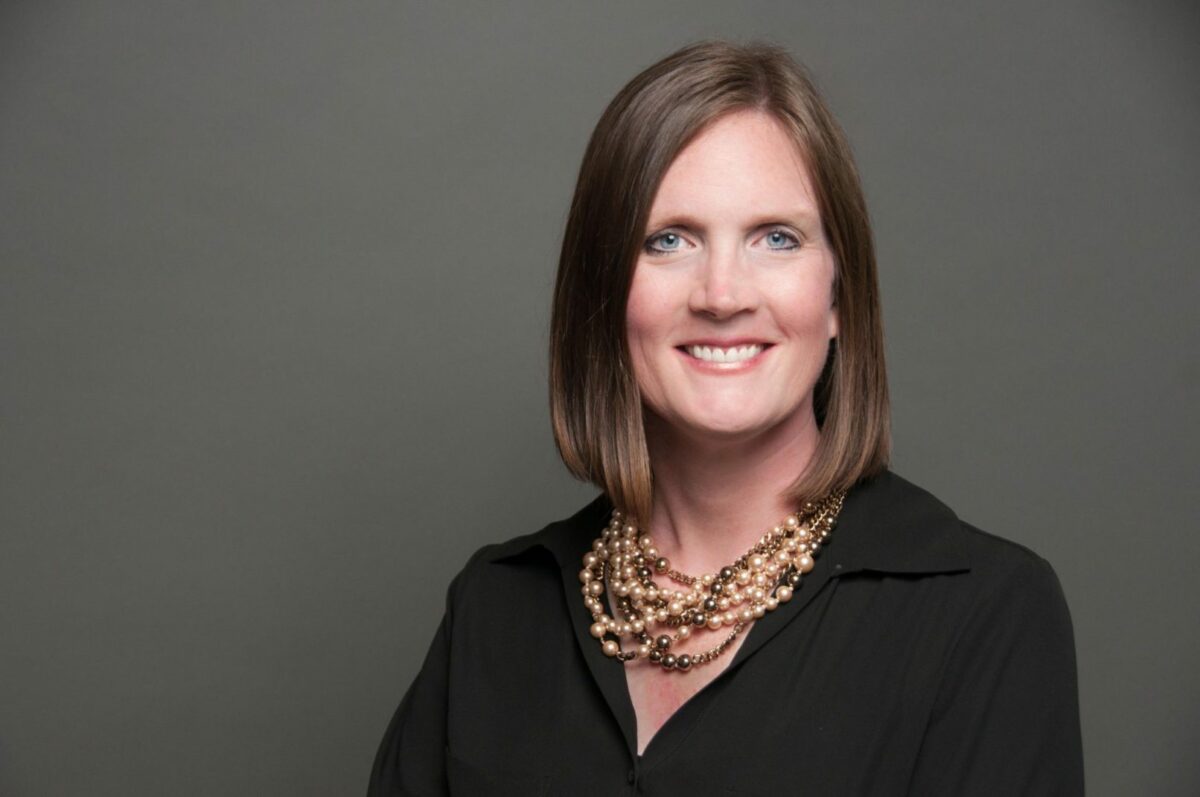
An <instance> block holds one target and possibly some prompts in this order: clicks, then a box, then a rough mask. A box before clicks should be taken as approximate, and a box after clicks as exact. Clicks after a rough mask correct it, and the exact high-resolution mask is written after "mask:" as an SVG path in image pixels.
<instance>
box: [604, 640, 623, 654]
mask: <svg viewBox="0 0 1200 797" xmlns="http://www.w3.org/2000/svg"><path fill="white" fill-rule="evenodd" d="M603 647H604V655H605V656H615V655H617V654H618V653H620V652H621V646H620V645H618V644H617V643H616V642H614V641H613V640H611V639H609V640H606V641H605V642H604V646H603Z"/></svg>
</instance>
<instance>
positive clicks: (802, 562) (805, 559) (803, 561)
mask: <svg viewBox="0 0 1200 797" xmlns="http://www.w3.org/2000/svg"><path fill="white" fill-rule="evenodd" d="M813 564H814V562H813V558H812V557H811V556H809V555H808V554H804V555H803V556H800V557H797V559H796V569H797V570H799V571H800V572H801V573H807V572H808V571H810V570H812V569H813Z"/></svg>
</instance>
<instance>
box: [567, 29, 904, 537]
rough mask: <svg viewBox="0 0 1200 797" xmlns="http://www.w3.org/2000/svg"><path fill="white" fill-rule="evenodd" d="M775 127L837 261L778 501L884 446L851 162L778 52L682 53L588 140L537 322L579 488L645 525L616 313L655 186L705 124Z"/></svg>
mask: <svg viewBox="0 0 1200 797" xmlns="http://www.w3.org/2000/svg"><path fill="white" fill-rule="evenodd" d="M748 109H753V110H761V111H764V112H767V113H769V114H771V115H773V116H774V117H775V118H776V119H777V120H778V121H779V122H780V123H781V124H782V125H783V127H784V129H785V130H787V131H788V133H789V134H791V136H792V137H793V139H794V140H795V142H796V145H797V147H798V149H799V151H800V153H801V155H802V157H803V158H804V162H805V164H806V166H807V167H808V171H809V174H810V176H811V178H812V181H813V187H814V190H815V191H816V194H817V203H818V206H819V209H820V213H821V219H822V222H823V224H824V228H825V236H826V238H827V239H828V241H829V243H830V246H831V248H832V250H833V253H834V256H835V258H836V261H837V269H836V277H835V285H834V300H835V302H836V305H837V308H838V327H839V334H838V337H837V339H836V340H835V341H832V342H831V345H830V351H829V356H828V359H827V360H826V362H825V367H824V370H823V372H822V374H821V377H820V378H819V380H818V381H817V384H816V387H815V389H814V393H813V410H814V413H815V415H816V419H817V423H818V425H819V426H820V429H821V437H820V442H819V444H818V447H817V450H816V452H815V453H814V455H813V458H812V461H811V462H810V463H809V465H808V467H807V468H805V469H804V472H803V473H798V474H797V480H796V482H795V483H794V484H793V485H792V487H791V489H790V495H791V497H792V499H793V500H794V501H795V502H796V503H797V504H799V503H800V502H803V501H807V500H812V499H815V498H819V497H822V496H824V495H827V494H828V493H830V492H833V491H835V490H844V489H848V488H849V487H851V486H852V485H853V484H854V483H855V482H857V481H859V480H860V479H863V478H865V477H868V476H871V475H873V474H875V473H877V472H879V471H880V470H882V469H883V468H884V467H885V466H886V465H887V461H888V455H889V453H890V449H891V437H890V422H889V414H888V392H887V376H886V373H885V368H884V357H883V327H882V322H881V317H880V309H879V290H878V285H877V279H876V274H875V248H874V244H873V242H872V236H871V226H870V222H869V220H868V217H867V209H866V203H865V200H864V199H863V193H862V186H861V185H860V183H859V178H858V171H857V169H856V167H855V165H854V159H853V156H852V155H851V152H850V147H849V144H848V143H847V142H846V138H845V134H844V133H843V132H842V130H841V128H840V127H839V125H838V123H837V122H836V121H835V120H834V118H833V115H832V114H831V113H830V112H829V109H828V108H826V106H825V103H824V101H823V100H822V99H821V96H820V95H819V94H818V92H817V90H816V88H815V87H814V86H813V84H812V82H811V81H810V80H809V78H808V77H807V76H806V74H805V73H804V70H803V69H802V68H801V67H800V66H799V65H798V64H797V63H796V62H795V61H794V60H792V58H791V57H790V56H789V55H788V54H787V52H786V51H784V50H782V49H781V48H778V47H775V46H772V45H766V44H748V45H737V44H732V43H729V42H722V41H707V42H699V43H697V44H692V45H689V46H687V47H684V48H683V49H681V50H679V51H677V52H675V53H672V54H671V55H669V56H667V57H666V58H664V59H663V60H661V61H659V62H658V63H656V64H654V65H653V66H651V67H649V68H648V69H646V70H645V71H643V72H642V73H641V74H639V75H638V76H637V77H635V78H633V80H631V81H629V83H628V84H626V86H625V87H624V88H623V89H621V91H620V92H619V93H618V94H617V96H616V97H615V98H613V100H612V102H611V103H609V105H608V108H606V109H605V111H604V114H603V115H602V116H601V117H600V121H599V122H598V123H597V124H596V129H595V131H593V133H592V137H591V140H590V141H589V142H588V146H587V151H586V153H585V154H584V157H583V164H582V166H581V167H580V170H579V180H578V182H577V184H576V187H575V196H574V199H573V200H572V202H571V210H570V214H569V216H568V219H567V227H566V231H565V233H564V235H563V244H562V254H561V256H560V258H559V263H558V278H557V280H556V283H555V289H554V310H553V316H552V319H551V323H550V415H551V420H552V423H553V426H554V438H555V442H556V443H557V445H558V451H559V454H560V455H561V456H562V459H563V462H564V463H566V466H567V468H568V469H569V470H570V471H571V473H572V474H574V475H575V476H576V477H577V478H580V479H584V480H587V481H590V482H593V483H594V484H596V485H597V486H599V487H600V488H601V489H603V490H604V491H605V492H606V493H607V494H608V496H609V498H610V499H612V501H613V503H614V504H615V505H616V506H619V507H623V508H625V509H626V510H628V511H629V512H631V513H633V515H634V516H635V517H638V518H647V517H649V513H650V505H651V494H652V484H651V470H650V461H649V454H648V451H647V448H646V438H645V431H644V428H643V425H642V423H643V416H642V411H643V410H642V403H641V396H640V393H639V391H638V385H637V382H636V380H635V378H634V375H633V369H632V367H631V365H630V357H629V351H628V344H627V342H626V331H625V307H626V303H627V300H628V297H629V288H630V284H631V282H632V279H633V270H634V267H635V265H636V262H637V254H638V251H639V249H640V247H641V245H642V243H643V240H642V239H643V237H644V235H645V225H646V222H647V216H648V214H649V212H650V207H651V204H652V203H653V201H654V197H655V194H656V193H657V191H658V185H659V183H660V181H661V180H662V178H663V175H664V174H665V173H666V171H667V168H668V167H669V166H670V165H671V163H672V161H674V159H675V157H676V155H678V154H679V152H680V151H681V150H682V149H683V148H684V147H685V146H686V145H687V143H688V142H689V141H690V140H691V139H692V138H694V137H695V136H696V134H697V133H699V132H700V131H701V130H702V129H703V128H705V127H706V126H707V125H709V124H711V123H712V122H713V121H715V120H716V119H718V118H720V117H722V116H724V115H726V114H728V113H731V112H733V111H738V110H748Z"/></svg>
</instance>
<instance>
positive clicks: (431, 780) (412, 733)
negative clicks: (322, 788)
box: [367, 584, 454, 797]
mask: <svg viewBox="0 0 1200 797" xmlns="http://www.w3.org/2000/svg"><path fill="white" fill-rule="evenodd" d="M449 593H450V594H449V595H448V596H447V599H446V613H445V614H444V615H443V617H442V622H441V624H440V625H439V626H438V629H437V633H436V634H435V635H434V638H433V644H432V645H431V646H430V648H429V653H428V654H427V655H426V656H425V663H424V664H423V665H422V666H421V671H420V672H419V673H418V674H417V677H416V680H414V681H413V683H412V685H411V686H410V687H409V688H408V692H407V693H405V695H404V698H403V699H402V700H401V701H400V707H399V708H397V709H396V713H395V714H394V715H393V716H392V721H391V723H389V724H388V728H387V732H386V733H384V735H383V741H382V742H381V743H380V745H379V752H377V753H376V754H375V765H374V767H373V768H372V770H371V783H370V786H369V787H368V789H367V795H368V797H384V796H385V795H387V797H394V795H404V796H405V797H435V796H437V795H446V794H448V793H449V791H448V788H447V785H446V710H447V706H446V694H447V685H448V677H447V673H448V669H449V664H450V628H451V625H452V623H453V612H452V602H451V599H450V595H453V593H454V585H453V584H451V586H450V591H449Z"/></svg>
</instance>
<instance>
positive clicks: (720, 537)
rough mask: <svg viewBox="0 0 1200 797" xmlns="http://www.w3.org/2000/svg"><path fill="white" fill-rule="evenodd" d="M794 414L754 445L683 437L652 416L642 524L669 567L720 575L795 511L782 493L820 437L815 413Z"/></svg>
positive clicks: (750, 441) (754, 440)
mask: <svg viewBox="0 0 1200 797" xmlns="http://www.w3.org/2000/svg"><path fill="white" fill-rule="evenodd" d="M797 415H798V417H796V418H794V419H790V420H789V421H787V422H785V423H783V424H780V425H779V426H777V427H775V428H774V429H771V430H769V431H767V432H764V433H762V434H760V435H758V436H756V437H754V438H751V439H738V440H727V441H721V440H712V439H703V438H699V437H695V436H689V435H686V434H683V433H680V432H679V430H677V429H674V428H672V427H670V426H668V425H667V424H665V423H663V422H662V421H661V420H660V419H658V418H656V417H654V416H652V415H651V414H650V413H647V417H646V443H647V446H648V448H649V453H650V461H651V463H653V469H654V501H653V508H652V511H651V517H650V522H649V523H648V524H643V525H644V526H645V528H646V530H647V532H648V533H649V534H650V535H651V536H652V537H653V538H654V542H655V545H656V546H657V547H658V549H659V551H661V552H662V555H663V556H666V557H667V558H668V559H670V561H671V566H672V567H674V568H676V569H678V570H681V571H683V572H685V573H691V574H693V575H700V574H702V573H707V572H712V571H715V570H718V569H720V568H721V567H723V566H724V565H727V564H729V563H730V562H732V561H733V560H735V559H737V558H738V557H739V556H741V555H742V554H744V553H745V552H746V551H747V550H748V549H749V548H750V547H751V546H752V545H754V543H756V542H757V541H758V539H759V537H761V536H762V535H763V534H764V533H765V532H766V531H767V530H768V529H770V528H771V527H772V526H775V525H777V524H779V523H780V522H781V521H782V520H783V518H784V517H786V516H787V515H788V514H789V513H790V512H794V511H795V510H796V507H794V506H791V504H790V503H789V502H788V499H787V497H786V495H785V494H786V491H787V489H788V488H789V487H790V486H791V485H792V483H793V482H794V481H795V480H796V477H797V476H798V475H799V474H800V473H801V472H802V471H803V470H804V469H805V468H806V467H807V466H808V463H809V461H810V460H811V459H812V456H813V454H814V452H815V451H816V448H817V441H818V440H819V438H820V433H819V431H818V429H817V425H816V420H815V419H814V418H813V417H812V414H811V413H808V414H807V415H805V414H801V413H798V414H797Z"/></svg>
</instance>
